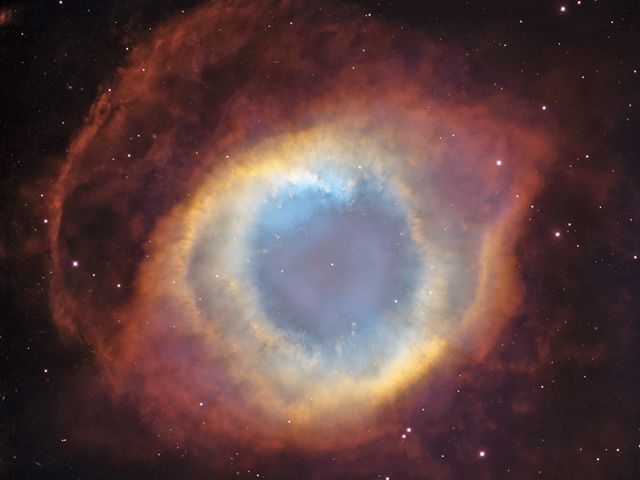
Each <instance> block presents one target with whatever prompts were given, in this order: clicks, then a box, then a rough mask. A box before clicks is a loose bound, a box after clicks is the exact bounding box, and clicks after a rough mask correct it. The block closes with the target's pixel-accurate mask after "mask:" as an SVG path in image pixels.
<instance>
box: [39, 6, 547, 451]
mask: <svg viewBox="0 0 640 480" xmlns="http://www.w3.org/2000/svg"><path fill="white" fill-rule="evenodd" d="M333 13H335V15H334V14H333ZM460 57H461V56H460V53H459V52H458V51H456V50H455V48H450V49H447V48H445V47H443V46H442V45H436V44H434V43H433V41H431V40H429V39H428V38H427V37H425V36H423V35H422V34H419V33H412V32H410V31H409V29H405V28H400V26H398V25H394V24H385V23H383V22H381V21H377V20H374V19H371V18H369V17H367V16H365V15H363V14H362V12H361V11H359V10H357V9H349V8H346V7H343V6H337V5H333V4H329V3H327V4H324V5H323V8H317V7H314V8H311V7H310V6H305V5H304V4H302V3H288V2H285V3H272V2H215V3H212V4H209V5H205V6H203V7H200V8H198V9H196V10H194V11H192V12H190V13H186V14H184V15H181V16H179V17H177V18H175V19H174V20H172V21H170V22H168V23H167V24H165V25H164V26H162V27H160V28H158V29H157V30H155V31H154V32H153V33H151V34H150V35H149V36H148V38H146V39H145V40H143V41H142V42H141V43H140V44H139V45H137V46H136V47H135V48H134V49H133V51H132V53H131V55H130V58H129V63H128V65H127V66H125V67H123V68H122V69H121V71H120V72H119V75H118V77H117V79H116V80H114V82H113V83H112V84H111V85H109V88H105V89H104V91H103V92H102V93H101V94H100V96H99V98H98V99H97V101H96V103H95V105H94V107H93V109H92V111H91V114H90V116H89V118H88V119H87V122H86V124H85V126H84V128H83V129H82V131H81V132H80V133H79V135H78V136H77V138H76V139H75V141H74V142H73V144H72V145H71V147H70V149H69V154H68V157H67V159H66V162H65V165H64V168H63V171H62V174H61V175H60V177H59V180H58V181H57V183H56V185H55V187H54V192H53V195H54V202H53V203H54V212H53V214H52V216H51V218H52V220H51V223H52V228H51V238H50V239H51V249H52V258H53V265H54V276H53V281H52V301H53V305H54V310H55V317H56V321H57V323H58V324H59V326H60V327H61V328H62V329H63V331H66V332H67V333H69V334H71V335H73V336H76V337H78V338H80V339H82V341H84V342H86V343H87V344H88V345H90V346H91V348H92V349H93V351H94V352H95V355H96V358H97V362H98V366H99V369H100V374H101V377H102V383H101V384H102V385H103V387H104V388H106V389H107V390H108V391H109V392H110V394H111V395H112V396H113V397H114V398H126V399H128V401H130V402H131V404H132V405H134V408H135V409H136V411H137V412H138V414H139V415H140V416H141V417H144V418H145V419H147V422H148V424H149V425H150V428H151V429H152V430H155V431H157V432H162V435H163V438H167V444H171V442H177V441H179V442H180V443H183V444H186V445H189V447H190V448H191V449H193V450H194V451H202V452H207V451H208V450H209V449H213V448H215V445H216V444H217V443H219V442H233V443H236V444H238V445H242V446H244V447H247V448H254V449H261V450H263V451H264V450H273V451H277V450H280V449H283V448H286V447H292V448H297V449H302V450H309V451H332V450H335V449H338V448H346V447H357V446H358V445H362V444H364V443H366V442H368V441H371V440H373V439H376V438H382V437H384V436H385V435H387V434H388V433H389V432H397V431H398V428H401V427H402V423H401V420H400V415H399V414H398V412H400V411H401V410H402V408H412V406H416V405H418V404H419V405H420V407H424V408H426V410H427V414H429V410H430V409H431V408H432V406H433V411H434V412H436V411H437V410H438V408H437V403H438V402H439V401H440V400H439V398H440V394H441V393H442V392H441V390H440V389H441V388H442V385H447V384H448V382H447V381H446V380H447V378H448V377H449V376H455V375H457V373H456V372H457V370H456V366H460V365H472V364H475V363H477V362H481V361H482V360H483V359H484V358H485V357H486V355H487V354H488V353H489V352H491V351H492V350H493V348H494V346H495V345H494V343H495V341H496V338H497V336H498V335H499V333H500V332H501V330H502V329H503V328H504V327H505V325H506V324H507V322H509V320H510V319H511V318H512V317H513V316H514V315H515V314H516V313H517V311H518V308H519V305H520V304H521V301H522V295H523V287H522V283H521V277H520V273H519V270H518V265H517V258H516V250H515V249H516V244H517V242H518V240H519V239H520V235H521V232H522V228H523V224H524V222H525V220H526V216H527V212H528V209H529V208H530V203H531V201H532V198H533V197H534V196H535V195H536V193H537V192H538V191H539V189H540V188H541V186H542V178H543V177H542V173H543V172H544V170H545V169H546V168H548V166H549V164H550V162H551V161H552V160H553V157H554V154H553V139H552V138H551V137H550V135H549V134H548V133H547V132H546V131H545V130H544V129H542V128H541V127H540V126H539V125H537V124H536V120H535V118H536V116H535V115H534V114H533V113H532V108H531V106H530V104H529V103H527V102H525V101H523V100H520V99H518V98H515V96H513V95H510V94H508V93H506V92H504V91H502V92H500V93H499V94H495V93H487V92H483V91H482V89H481V88H480V87H479V86H477V85H474V81H473V79H472V78H468V76H467V74H466V72H465V66H464V61H463V60H461V58H460ZM536 113H537V112H536ZM435 384H438V385H440V386H439V387H438V390H437V391H435V390H434V388H433V385H435ZM442 395H443V396H446V392H444V393H443V394H442ZM433 414H434V415H436V413H433Z"/></svg>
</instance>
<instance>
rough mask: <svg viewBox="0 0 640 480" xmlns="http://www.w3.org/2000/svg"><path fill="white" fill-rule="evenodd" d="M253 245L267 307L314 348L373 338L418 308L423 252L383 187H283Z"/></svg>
mask: <svg viewBox="0 0 640 480" xmlns="http://www.w3.org/2000/svg"><path fill="white" fill-rule="evenodd" d="M250 241H251V244H252V247H253V248H252V251H253V252H254V254H253V255H254V257H253V258H251V262H250V269H251V275H252V276H253V278H254V281H255V285H256V286H257V289H258V292H259V296H260V302H261V304H262V308H263V309H264V311H265V312H266V314H267V316H268V317H269V319H270V320H271V321H272V322H273V323H275V324H276V325H277V326H279V327H280V328H283V329H285V330H287V331H292V332H293V333H295V334H296V335H300V337H301V338H302V339H304V341H306V342H308V343H309V344H310V345H321V346H323V345H324V346H326V345H336V343H340V344H345V343H353V342H362V341H366V339H367V338H369V339H372V335H373V337H375V336H376V332H379V330H380V326H381V325H382V324H388V322H390V321H391V320H390V319H391V318H394V315H393V313H398V314H401V313H402V312H403V309H408V308H409V307H410V306H411V302H412V297H413V294H414V293H415V283H416V282H415V279H416V275H417V272H418V269H419V268H420V261H419V255H418V254H417V249H416V246H415V245H414V243H413V241H412V239H411V235H410V232H409V227H408V223H407V219H406V215H405V214H404V212H403V211H401V208H400V207H399V206H398V205H397V203H396V202H395V201H394V199H393V197H392V196H391V195H389V193H387V192H386V191H385V188H384V187H381V186H380V185H379V183H377V182H376V183H375V184H374V182H372V181H371V180H361V181H360V182H358V183H357V184H356V185H355V186H352V187H351V188H349V189H343V188H340V187H339V185H337V186H336V187H335V188H334V187H331V188H327V187H326V186H323V187H322V186H318V185H316V184H309V185H293V184H292V185H289V186H286V187H284V188H281V189H280V190H279V191H278V192H277V193H275V194H273V195H271V196H270V197H269V198H268V199H267V201H266V202H265V203H264V205H263V206H262V208H261V210H260V211H259V214H258V221H257V222H256V224H255V225H254V227H253V230H252V231H251V236H250ZM383 330H386V328H383Z"/></svg>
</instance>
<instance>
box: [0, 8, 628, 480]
mask: <svg viewBox="0 0 640 480" xmlns="http://www.w3.org/2000/svg"><path fill="white" fill-rule="evenodd" d="M199 3H200V2H195V1H182V2H171V1H167V0H162V1H152V0H145V1H140V0H136V1H129V2H117V1H113V0H109V1H99V2H96V1H68V0H65V1H64V2H63V4H62V5H60V4H59V2H58V1H57V0H56V1H46V2H41V1H35V2H22V3H15V4H13V3H6V4H5V7H3V8H8V9H10V10H11V11H12V12H13V13H12V16H13V18H12V20H11V21H9V22H7V23H5V24H3V25H0V159H1V161H2V184H1V191H0V194H1V196H2V197H1V206H0V214H1V217H0V218H2V231H1V233H0V235H1V236H2V237H1V239H0V261H1V265H2V277H1V279H0V280H1V282H2V283H1V284H0V285H1V288H2V299H1V300H2V304H1V305H0V478H105V479H107V478H187V477H184V476H183V472H184V470H183V468H185V465H186V464H187V463H188V459H186V460H185V459H184V458H182V459H178V458H172V457H163V459H162V460H155V459H148V458H141V460H140V461H139V462H132V461H131V460H127V461H124V462H119V461H118V460H117V459H114V458H112V457H110V456H108V455H101V454H100V452H95V454H93V455H81V456H77V455H76V454H74V453H71V452H70V451H69V450H68V449H66V448H65V445H64V444H62V443H60V442H61V441H60V438H61V433H60V430H59V427H58V426H57V425H55V419H54V418H53V414H52V412H51V408H50V407H51V404H52V403H51V402H53V401H54V400H55V399H56V398H57V397H58V395H59V392H60V391H61V390H62V389H65V388H66V386H67V385H68V384H69V383H70V382H72V381H73V379H74V372H75V371H77V370H78V369H79V368H80V366H83V365H91V362H92V360H91V352H90V351H89V350H88V349H86V348H85V347H82V346H79V345H75V346H74V345H63V344H62V343H61V342H60V341H59V340H58V338H57V335H56V331H55V329H54V326H53V325H52V323H51V321H50V318H49V313H48V304H47V263H46V259H47V255H46V251H43V250H42V248H41V247H40V245H41V242H42V238H43V231H42V221H41V218H38V217H37V216H36V214H35V211H36V210H37V208H36V206H34V205H33V202H34V201H36V200H35V199H34V195H33V191H34V189H36V188H42V189H43V191H44V189H46V182H45V181H42V180H41V179H43V178H50V177H51V175H53V174H54V173H55V172H56V171H57V168H58V167H59V165H60V162H59V160H58V159H59V158H60V157H62V156H64V151H65V148H66V147H67V145H68V143H69V140H70V138H71V137H72V136H73V134H74V132H77V131H78V129H79V128H80V127H81V125H82V122H83V118H84V115H85V114H86V112H87V111H88V109H89V107H90V105H91V104H92V102H93V100H94V99H95V97H96V93H97V90H98V88H99V86H100V85H101V84H103V83H105V82H106V81H108V80H109V79H110V78H112V77H113V75H114V72H115V70H116V68H117V67H118V66H119V65H121V64H123V63H124V61H125V57H126V54H127V50H126V47H127V46H128V45H131V44H133V43H135V42H136V40H137V39H139V38H141V37H144V35H145V33H146V32H147V31H148V30H149V29H153V27H154V26H155V25H157V24H158V23H159V22H162V21H163V20H165V19H167V18H170V17H171V16H172V15H174V14H176V13H177V12H179V11H180V10H182V9H188V8H190V7H192V6H194V5H196V4H199ZM352 3H353V2H352ZM355 3H357V4H361V5H363V6H364V8H365V9H367V11H370V12H371V13H373V15H374V16H376V17H380V18H382V19H384V20H387V21H392V22H397V23H398V24H403V25H406V26H408V27H411V28H414V29H418V30H424V31H425V32H427V33H428V35H429V36H430V37H432V38H436V39H438V40H439V41H442V42H444V43H446V42H448V41H455V42H456V43H457V44H458V45H460V44H461V45H463V46H464V47H465V48H466V49H468V50H469V51H472V52H473V51H474V49H478V50H481V51H482V52H484V53H483V54H482V55H480V56H478V57H477V58H479V59H481V61H480V60H478V61H477V63H475V64H474V61H475V60H474V58H475V57H474V56H473V55H471V56H470V59H469V62H470V64H471V65H472V69H473V70H474V71H475V72H477V73H478V74H480V75H481V76H482V77H483V78H485V79H493V81H492V80H487V81H486V84H487V86H488V87H487V88H493V87H495V88H503V87H504V88H506V89H510V90H514V91H516V92H517V93H518V94H520V95H521V96H523V97H525V98H530V99H532V101H533V102H538V103H539V104H540V105H542V104H546V105H548V106H549V109H550V111H551V112H552V113H553V115H554V118H555V119H556V122H557V128H558V129H560V130H561V132H562V137H564V138H565V141H564V144H563V147H562V148H563V149H564V150H563V152H564V154H565V155H566V156H567V160H566V162H564V163H566V165H564V164H563V167H562V168H559V169H558V172H557V176H556V177H553V178H550V179H549V181H548V182H547V186H546V188H545V190H544V192H543V193H542V194H541V196H540V198H539V200H538V201H537V202H536V209H537V212H542V213H543V214H541V215H538V216H537V217H536V218H537V220H536V221H534V222H532V226H531V230H530V232H529V234H528V235H529V237H530V238H531V239H532V241H530V242H528V243H526V244H525V245H523V247H522V251H521V254H522V255H523V258H525V259H528V260H525V261H523V263H524V264H526V268H525V267H523V272H524V275H525V278H526V279H527V282H528V285H529V286H530V289H529V291H530V295H531V296H534V297H535V298H536V299H538V300H537V301H536V305H537V307H536V308H538V309H539V311H538V314H539V316H540V318H543V319H544V318H547V320H548V317H551V316H552V315H554V312H558V311H562V312H565V313H566V312H570V313H569V315H570V316H571V318H573V319H574V320H576V321H575V322H572V323H571V324H570V325H569V326H568V327H567V328H566V329H565V330H563V331H562V333H561V334H559V335H558V336H556V337H554V339H553V340H552V341H551V347H550V348H551V349H552V350H553V351H554V352H555V353H554V354H553V355H556V356H555V357H553V358H558V359H559V360H561V359H562V358H564V357H565V355H564V353H565V352H566V350H567V348H568V346H569V345H570V346H572V348H578V349H580V348H582V349H583V350H584V351H585V352H589V351H596V350H598V348H599V347H601V346H603V345H604V346H605V347H606V348H605V350H606V352H607V353H606V354H605V355H603V356H602V357H599V358H598V359H597V361H593V362H588V361H583V360H584V359H582V357H580V355H577V356H576V357H577V358H580V359H581V360H576V361H568V362H565V363H562V364H561V366H560V367H557V368H556V367H554V369H551V367H549V369H545V368H542V373H541V378H542V379H543V381H544V380H545V377H546V381H547V382H549V383H550V384H551V383H556V382H557V387H556V388H555V389H553V390H552V391H551V392H550V393H549V396H548V397H546V400H544V402H545V403H544V405H543V406H542V413H541V416H540V421H539V423H538V424H537V425H533V426H530V427H531V436H533V437H535V438H536V439H538V440H537V441H538V448H540V449H542V450H543V451H544V452H545V453H544V456H543V458H545V462H543V463H542V464H541V465H540V466H539V471H537V472H531V477H530V478H587V476H585V475H587V474H588V478H620V479H626V478H628V479H633V478H640V470H639V467H638V465H639V464H640V407H639V406H638V405H639V402H640V354H639V353H638V351H639V350H640V345H639V343H638V340H639V338H640V333H639V317H640V310H639V306H640V301H639V299H638V297H640V261H634V259H633V255H638V256H640V228H638V226H639V225H640V211H639V205H640V202H639V198H640V159H639V154H638V152H639V151H640V114H639V112H640V4H639V3H638V2H637V1H634V2H631V1H629V2H618V1H608V2H606V1H604V0H600V1H598V2H593V1H590V0H583V2H582V3H583V5H580V6H577V5H576V2H575V1H571V2H569V1H567V2H564V3H563V2H553V1H550V2H540V1H520V2H507V1H486V2H479V1H478V2H471V1H467V2H462V1H460V2H456V1H447V2H443V1H433V2H429V1H425V2H418V1H415V2H380V3H376V2H364V1H360V2H355ZM563 4H566V5H567V7H568V12H566V14H564V15H560V14H559V8H560V5H563ZM520 19H522V20H523V23H519V20H520ZM503 42H505V43H508V47H504V48H503V47H501V46H500V44H501V43H503ZM487 60H490V61H487ZM634 70H635V71H637V72H638V73H634ZM583 74H584V75H585V76H586V77H587V78H586V80H585V81H583V82H581V81H580V80H579V79H580V76H581V75H583ZM585 153H590V154H591V155H590V157H591V160H585V159H584V154H585ZM578 156H580V157H581V158H582V159H581V160H580V161H582V162H583V163H588V165H587V167H586V168H587V169H588V171H589V172H590V173H589V176H588V178H591V179H600V180H602V179H603V178H607V179H608V178H610V180H608V181H607V182H605V183H608V184H610V185H612V187H611V190H610V192H611V193H609V194H607V195H606V196H604V197H603V198H600V197H599V196H598V192H594V191H593V190H592V189H597V188H599V187H598V185H599V183H598V180H594V182H593V186H591V185H588V184H586V183H585V182H584V181H582V180H579V181H577V183H578V185H576V184H570V183H568V180H567V178H568V177H567V176H566V175H567V173H566V172H567V171H568V170H567V168H568V165H569V164H572V163H574V161H575V159H576V158H577V157H578ZM589 162H591V163H589ZM565 167H567V168H565ZM612 170H617V173H616V172H613V173H612V172H611V171H612ZM610 176H611V177H610ZM25 192H28V193H25ZM592 195H593V196H592ZM594 198H595V200H594ZM592 200H593V201H592ZM601 206H602V207H603V208H600V207H601ZM567 219H569V220H572V221H573V222H575V223H576V224H578V225H580V229H579V230H578V231H576V232H573V233H572V239H571V243H580V244H581V245H582V246H583V250H582V251H580V254H579V255H578V254H575V253H572V252H573V250H569V249H568V247H563V248H567V250H563V249H559V248H557V247H556V246H555V244H554V243H553V240H552V239H551V238H550V236H549V232H550V231H552V230H553V229H557V228H563V226H564V225H566V221H567ZM630 219H632V220H630ZM540 298H543V299H544V301H543V302H540V301H539V299H540ZM555 326H556V324H555V323H553V322H552V321H550V320H549V321H548V323H545V322H544V320H542V321H541V322H540V324H539V326H538V327H537V328H539V329H541V330H544V329H545V328H555ZM512 335H513V333H512ZM516 336H517V335H516ZM586 357H588V355H587V354H585V358H586ZM558 363H561V362H558ZM45 369H46V370H47V373H46V374H45V373H44V370H45ZM585 378H588V381H583V379H585ZM551 379H553V380H554V382H551ZM536 381H539V380H536ZM599 419H600V420H601V421H600V420H599ZM606 425H616V426H618V427H619V428H617V429H616V432H618V433H616V434H615V435H613V436H612V437H607V435H606V434H605V433H603V432H602V428H604V426H606ZM620 432H621V433H620ZM540 439H542V441H539V440H540ZM609 441H610V443H608V442H609ZM616 442H617V443H616ZM607 445H608V446H607ZM578 448H584V449H585V450H586V453H585V454H584V455H585V457H586V456H588V459H587V460H585V459H584V458H582V457H580V456H579V455H578V454H577V451H578ZM605 448H608V449H610V450H607V451H605V450H604V449H605ZM616 448H621V450H623V451H622V452H620V454H615V453H613V452H614V451H615V449H616ZM596 458H601V460H598V461H597V462H596V461H595V459H596ZM288 461H293V462H295V461H296V460H295V459H293V460H288ZM603 465H604V467H603ZM274 471H277V468H274ZM301 471H304V468H302V467H301ZM465 471H466V470H465ZM501 472H502V473H501ZM227 475H228V476H230V477H233V478H248V477H250V476H251V475H244V474H243V475H242V476H241V477H238V476H236V475H235V474H232V473H231V472H228V474H227ZM224 476H225V474H222V477H224ZM212 477H214V478H220V476H216V475H212ZM268 477H269V476H268ZM271 477H275V478H282V475H281V474H278V475H272V476H271ZM460 478H473V477H466V476H461V477H460ZM491 478H513V477H511V476H509V474H507V473H505V470H503V469H501V468H498V466H496V469H495V470H494V476H492V477H491Z"/></svg>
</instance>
